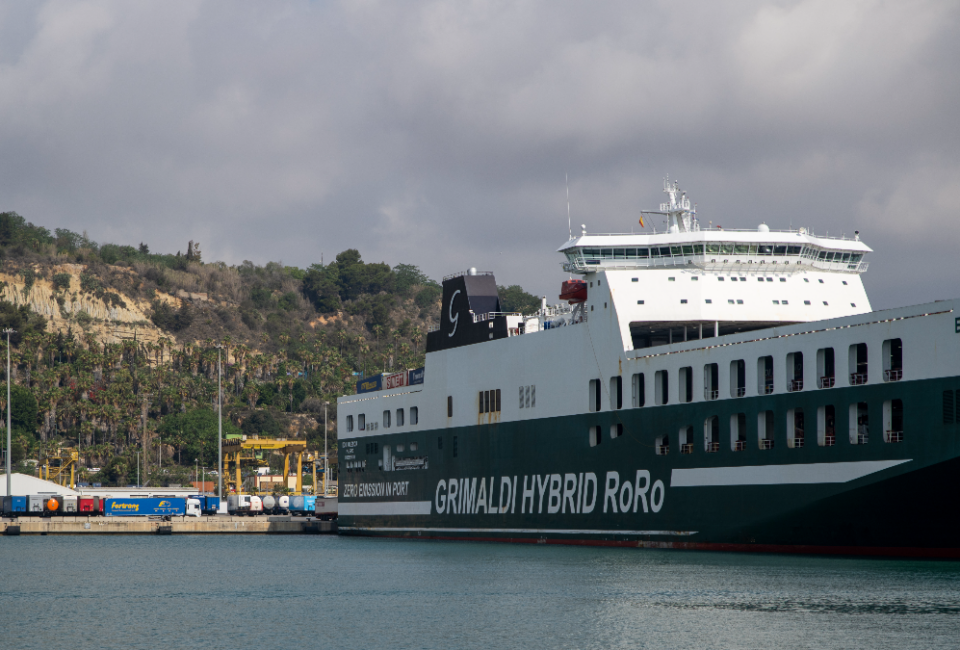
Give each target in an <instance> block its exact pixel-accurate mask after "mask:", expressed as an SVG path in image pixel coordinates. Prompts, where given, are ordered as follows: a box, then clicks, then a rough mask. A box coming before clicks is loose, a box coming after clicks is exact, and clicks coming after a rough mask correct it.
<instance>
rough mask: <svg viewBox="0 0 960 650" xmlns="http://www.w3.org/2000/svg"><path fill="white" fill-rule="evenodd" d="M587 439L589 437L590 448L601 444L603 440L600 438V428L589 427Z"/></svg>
mask: <svg viewBox="0 0 960 650" xmlns="http://www.w3.org/2000/svg"><path fill="white" fill-rule="evenodd" d="M588 437H589V441H590V446H591V447H596V446H597V445H599V444H600V443H601V442H603V439H602V438H601V437H600V427H590V432H589V436H588Z"/></svg>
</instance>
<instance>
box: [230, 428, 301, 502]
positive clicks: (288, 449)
mask: <svg viewBox="0 0 960 650" xmlns="http://www.w3.org/2000/svg"><path fill="white" fill-rule="evenodd" d="M264 451H266V452H270V453H273V452H279V453H281V454H283V480H284V481H286V480H287V476H289V475H290V457H291V456H294V457H295V460H296V463H297V489H296V491H295V494H303V460H304V458H303V455H304V454H305V453H307V443H306V441H304V440H272V439H269V438H248V439H246V440H243V439H238V438H234V439H231V440H228V441H226V442H224V445H223V462H224V467H221V468H220V472H221V473H222V474H223V476H224V482H225V483H226V485H227V489H228V490H229V489H230V485H233V486H234V489H235V490H236V491H237V492H239V491H240V486H241V485H242V484H243V483H242V481H241V479H240V465H241V464H242V463H246V464H248V465H253V464H259V462H260V458H261V457H262V455H263V452H264ZM231 463H233V470H234V473H235V477H236V478H235V480H233V481H231V480H230V478H229V476H230V475H229V474H226V473H224V472H225V471H228V470H229V468H230V464H231ZM314 483H316V474H314ZM285 485H286V484H285ZM314 492H316V485H314Z"/></svg>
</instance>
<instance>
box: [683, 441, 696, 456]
mask: <svg viewBox="0 0 960 650" xmlns="http://www.w3.org/2000/svg"><path fill="white" fill-rule="evenodd" d="M680 453H681V454H692V453H693V443H692V442H688V443H686V444H683V445H680Z"/></svg>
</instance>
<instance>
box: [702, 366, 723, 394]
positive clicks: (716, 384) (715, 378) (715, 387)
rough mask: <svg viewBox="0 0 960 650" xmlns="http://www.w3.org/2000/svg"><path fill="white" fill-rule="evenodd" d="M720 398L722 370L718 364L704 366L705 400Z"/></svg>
mask: <svg viewBox="0 0 960 650" xmlns="http://www.w3.org/2000/svg"><path fill="white" fill-rule="evenodd" d="M718 397H720V370H719V367H718V366H717V364H715V363H708V364H706V365H704V366H703V399H705V400H714V399H717V398H718Z"/></svg>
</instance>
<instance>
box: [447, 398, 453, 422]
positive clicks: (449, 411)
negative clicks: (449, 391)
mask: <svg viewBox="0 0 960 650" xmlns="http://www.w3.org/2000/svg"><path fill="white" fill-rule="evenodd" d="M447 417H448V418H452V417H453V395H447Z"/></svg>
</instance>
